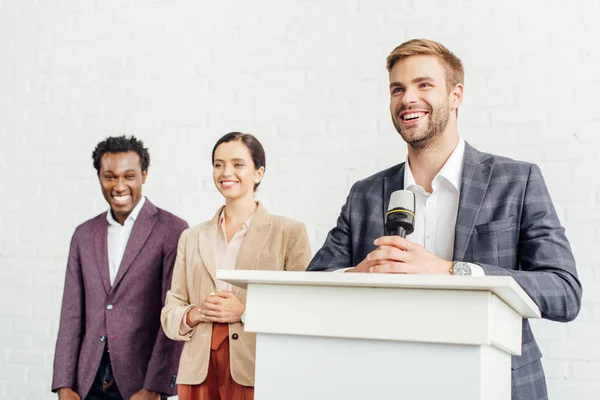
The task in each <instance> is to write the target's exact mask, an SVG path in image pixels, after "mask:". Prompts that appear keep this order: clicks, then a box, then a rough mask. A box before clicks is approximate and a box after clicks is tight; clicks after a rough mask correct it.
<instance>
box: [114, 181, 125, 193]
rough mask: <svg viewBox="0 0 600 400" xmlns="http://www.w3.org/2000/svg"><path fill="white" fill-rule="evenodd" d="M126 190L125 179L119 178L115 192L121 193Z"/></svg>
mask: <svg viewBox="0 0 600 400" xmlns="http://www.w3.org/2000/svg"><path fill="white" fill-rule="evenodd" d="M126 189H127V185H125V179H123V178H119V179H117V182H116V184H115V191H117V192H122V191H124V190H126Z"/></svg>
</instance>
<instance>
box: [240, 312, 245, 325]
mask: <svg viewBox="0 0 600 400" xmlns="http://www.w3.org/2000/svg"><path fill="white" fill-rule="evenodd" d="M240 321H242V324H243V325H245V323H246V311H244V312H243V313H242V315H240Z"/></svg>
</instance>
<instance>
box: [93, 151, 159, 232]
mask: <svg viewBox="0 0 600 400" xmlns="http://www.w3.org/2000/svg"><path fill="white" fill-rule="evenodd" d="M147 175H148V171H143V172H142V166H141V162H140V157H139V156H138V154H137V153H136V152H135V151H128V152H126V153H105V154H104V155H103V156H102V159H101V160H100V170H99V171H98V179H99V181H100V187H101V188H102V194H103V195H104V198H105V199H106V201H107V202H108V204H109V205H110V208H111V210H112V213H113V216H114V218H115V220H116V221H117V222H119V223H120V224H123V223H124V222H125V220H126V219H127V217H128V216H129V214H130V213H131V211H133V209H134V208H135V206H136V205H137V204H138V203H139V202H140V200H141V199H142V185H143V184H144V183H145V182H146V176H147Z"/></svg>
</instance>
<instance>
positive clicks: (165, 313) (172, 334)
mask: <svg viewBox="0 0 600 400" xmlns="http://www.w3.org/2000/svg"><path fill="white" fill-rule="evenodd" d="M187 233H188V231H185V232H183V233H182V234H181V238H180V239H179V244H178V246H177V258H176V260H175V267H174V268H173V278H172V279H171V289H170V290H169V291H168V292H167V296H166V299H165V305H164V307H163V309H162V311H161V313H160V322H161V324H162V327H163V330H164V332H165V334H166V335H167V337H169V338H171V339H172V340H178V341H189V340H191V337H192V334H193V332H194V330H195V329H194V328H192V330H190V331H188V332H186V334H185V335H181V334H180V328H181V321H182V320H183V318H184V316H185V314H186V313H187V311H188V310H189V309H190V306H192V305H193V304H190V296H189V294H188V290H187V286H188V285H187V274H186V244H187V240H188V239H187V236H188V234H187ZM193 306H195V305H193Z"/></svg>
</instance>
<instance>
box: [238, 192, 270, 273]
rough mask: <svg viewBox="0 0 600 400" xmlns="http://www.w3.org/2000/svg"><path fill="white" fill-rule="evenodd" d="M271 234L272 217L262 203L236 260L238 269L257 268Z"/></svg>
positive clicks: (259, 204)
mask: <svg viewBox="0 0 600 400" xmlns="http://www.w3.org/2000/svg"><path fill="white" fill-rule="evenodd" d="M270 232H271V215H270V214H269V213H268V212H267V210H266V209H265V207H264V206H263V205H262V203H258V208H257V209H256V211H255V213H254V217H252V222H251V223H250V227H249V228H248V233H246V237H245V238H244V241H243V242H242V246H241V247H240V251H239V253H238V255H237V258H236V260H235V268H236V269H255V268H256V260H257V259H258V256H259V255H260V253H261V251H262V250H263V248H264V247H265V244H266V243H267V239H268V238H269V233H270Z"/></svg>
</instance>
